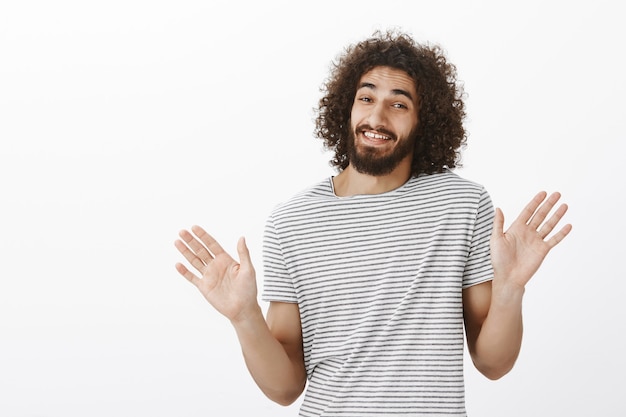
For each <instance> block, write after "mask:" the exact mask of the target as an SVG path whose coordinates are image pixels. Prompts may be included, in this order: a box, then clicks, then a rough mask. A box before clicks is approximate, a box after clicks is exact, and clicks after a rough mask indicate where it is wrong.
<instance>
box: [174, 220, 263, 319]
mask: <svg viewBox="0 0 626 417" xmlns="http://www.w3.org/2000/svg"><path fill="white" fill-rule="evenodd" d="M191 232H192V233H190V232H189V231H187V230H182V231H181V232H180V233H179V236H180V237H181V239H182V240H181V239H178V240H176V241H175V242H174V246H176V249H178V251H179V252H180V253H181V254H182V255H183V256H184V257H185V259H187V261H189V263H190V264H191V266H193V268H195V269H196V271H197V272H198V273H199V275H196V274H195V273H193V272H192V271H190V270H189V269H188V268H187V267H186V266H185V265H183V264H182V263H177V264H176V270H177V271H178V272H179V273H180V274H181V275H182V276H183V277H185V278H186V279H187V280H188V281H189V282H191V283H192V284H193V285H195V286H196V287H197V288H198V290H200V292H201V293H202V295H204V297H205V298H206V299H207V300H208V301H209V303H211V305H212V306H213V307H214V308H215V309H216V310H217V311H219V312H220V313H222V314H223V315H224V316H226V317H227V318H228V319H229V320H231V321H236V320H239V319H241V318H244V316H245V315H246V314H247V313H249V312H253V311H256V310H257V309H258V301H257V286H256V273H255V270H254V267H253V265H252V261H251V259H250V253H249V251H248V247H247V246H246V243H245V241H244V239H243V238H240V239H239V242H238V243H237V252H238V254H239V259H240V261H241V263H238V262H237V261H236V260H235V259H233V258H232V257H231V256H230V255H229V254H228V253H226V251H224V249H223V248H222V247H221V246H220V244H219V243H217V241H216V240H215V239H214V238H213V237H212V236H211V235H209V234H208V233H207V232H206V231H205V230H204V229H202V228H201V227H200V226H193V227H192V228H191Z"/></svg>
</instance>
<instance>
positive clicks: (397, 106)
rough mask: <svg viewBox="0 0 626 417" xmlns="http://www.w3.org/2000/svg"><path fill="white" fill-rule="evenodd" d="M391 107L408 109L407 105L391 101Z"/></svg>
mask: <svg viewBox="0 0 626 417" xmlns="http://www.w3.org/2000/svg"><path fill="white" fill-rule="evenodd" d="M393 107H394V108H396V109H408V108H409V107H408V106H406V105H405V104H403V103H393Z"/></svg>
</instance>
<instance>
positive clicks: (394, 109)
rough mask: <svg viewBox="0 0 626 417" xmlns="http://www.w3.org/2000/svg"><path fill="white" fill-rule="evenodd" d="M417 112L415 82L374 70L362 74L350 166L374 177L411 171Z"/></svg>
mask: <svg viewBox="0 0 626 417" xmlns="http://www.w3.org/2000/svg"><path fill="white" fill-rule="evenodd" d="M418 109H419V104H418V98H417V91H416V88H415V82H414V81H413V79H412V78H411V77H410V76H409V75H408V74H407V73H406V72H404V71H402V70H398V69H395V68H391V67H375V68H373V69H372V70H370V71H368V72H366V73H365V74H363V76H362V77H361V79H360V80H359V83H358V85H357V91H356V95H355V98H354V103H353V104H352V112H351V117H350V120H351V122H350V123H351V126H350V127H351V129H350V136H349V138H348V157H349V159H350V165H352V167H353V168H354V169H356V170H357V171H358V172H360V173H363V174H368V175H374V176H380V175H387V174H390V173H392V172H393V171H394V170H395V169H396V168H398V167H399V166H401V165H402V166H404V167H406V166H408V168H409V169H410V166H411V160H412V158H413V149H414V143H415V132H416V130H417V124H418Z"/></svg>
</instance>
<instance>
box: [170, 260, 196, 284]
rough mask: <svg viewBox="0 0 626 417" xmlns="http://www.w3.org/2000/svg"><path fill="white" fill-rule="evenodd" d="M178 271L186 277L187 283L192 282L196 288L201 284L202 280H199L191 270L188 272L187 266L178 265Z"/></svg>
mask: <svg viewBox="0 0 626 417" xmlns="http://www.w3.org/2000/svg"><path fill="white" fill-rule="evenodd" d="M176 270H177V271H178V273H179V274H181V275H182V276H183V277H185V278H186V279H187V281H189V282H191V283H192V284H193V285H195V286H196V287H197V286H198V283H199V282H200V278H198V277H197V276H195V275H194V274H193V273H192V272H191V271H190V270H188V269H187V267H186V266H185V265H183V264H181V263H177V264H176Z"/></svg>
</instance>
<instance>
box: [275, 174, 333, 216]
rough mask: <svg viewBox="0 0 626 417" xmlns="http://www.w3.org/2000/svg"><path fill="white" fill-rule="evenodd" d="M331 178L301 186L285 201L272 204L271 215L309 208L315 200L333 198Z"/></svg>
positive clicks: (320, 200)
mask: <svg viewBox="0 0 626 417" xmlns="http://www.w3.org/2000/svg"><path fill="white" fill-rule="evenodd" d="M331 184H332V183H331V179H330V178H325V179H324V180H321V181H319V182H317V183H315V184H313V185H310V186H308V187H306V188H303V189H302V190H300V191H299V192H297V193H296V194H294V195H293V196H291V197H290V198H288V199H287V200H285V201H282V202H280V203H278V204H277V205H276V206H274V208H273V210H272V212H271V216H272V217H276V216H281V215H285V214H286V213H291V212H298V211H301V210H306V208H310V207H311V205H312V204H315V202H323V201H325V200H328V199H330V198H334V193H333V190H332V185H331Z"/></svg>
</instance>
